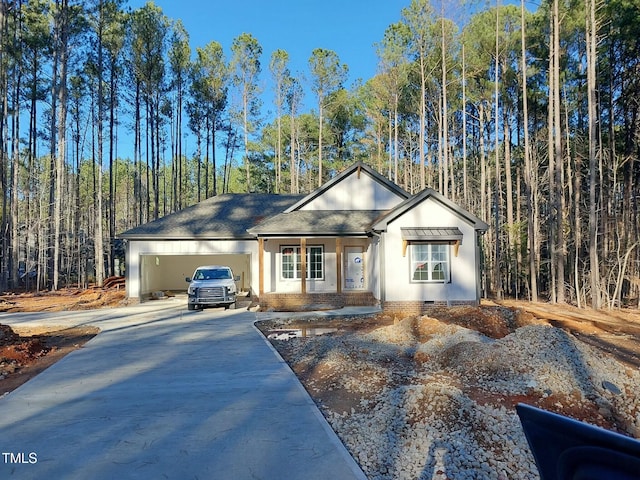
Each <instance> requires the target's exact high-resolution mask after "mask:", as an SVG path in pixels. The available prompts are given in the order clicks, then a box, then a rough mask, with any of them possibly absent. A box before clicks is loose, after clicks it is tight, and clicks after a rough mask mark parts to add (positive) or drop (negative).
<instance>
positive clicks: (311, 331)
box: [267, 327, 338, 340]
mask: <svg viewBox="0 0 640 480" xmlns="http://www.w3.org/2000/svg"><path fill="white" fill-rule="evenodd" d="M337 331H338V329H337V328H316V327H314V328H306V327H303V328H283V329H277V330H269V332H267V338H268V339H269V340H291V339H292V338H299V337H301V338H305V337H316V336H318V335H325V334H327V333H333V332H337Z"/></svg>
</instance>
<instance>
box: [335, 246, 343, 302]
mask: <svg viewBox="0 0 640 480" xmlns="http://www.w3.org/2000/svg"><path fill="white" fill-rule="evenodd" d="M336 282H337V284H336V291H337V292H338V293H342V238H340V237H337V238H336Z"/></svg>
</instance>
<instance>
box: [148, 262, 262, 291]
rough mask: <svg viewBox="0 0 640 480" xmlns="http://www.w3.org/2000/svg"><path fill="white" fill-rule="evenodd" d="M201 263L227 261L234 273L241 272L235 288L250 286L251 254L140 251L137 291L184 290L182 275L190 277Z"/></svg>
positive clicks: (245, 288)
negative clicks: (144, 252)
mask: <svg viewBox="0 0 640 480" xmlns="http://www.w3.org/2000/svg"><path fill="white" fill-rule="evenodd" d="M200 265H227V266H229V267H231V269H232V270H233V274H234V275H239V276H240V281H238V288H239V289H240V290H241V291H247V290H248V289H250V288H251V285H250V281H251V255H249V254H246V253H237V254H236V253H225V254H215V255H168V254H167V255H157V254H154V255H140V294H141V297H142V298H144V297H147V296H148V295H149V294H150V293H151V292H156V291H160V290H162V291H167V290H169V291H172V292H184V291H186V290H187V283H186V282H185V281H184V279H185V277H190V276H191V275H192V274H193V271H194V270H195V269H196V267H199V266H200Z"/></svg>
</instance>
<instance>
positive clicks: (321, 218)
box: [249, 210, 386, 236]
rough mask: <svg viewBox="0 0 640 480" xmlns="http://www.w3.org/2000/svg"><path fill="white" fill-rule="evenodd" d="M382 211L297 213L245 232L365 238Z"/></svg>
mask: <svg viewBox="0 0 640 480" xmlns="http://www.w3.org/2000/svg"><path fill="white" fill-rule="evenodd" d="M385 212H386V210H297V211H294V212H289V213H281V214H280V215H276V216H275V217H272V218H269V219H267V220H265V221H264V222H262V223H260V224H259V225H257V226H256V227H254V228H250V229H249V233H253V234H256V235H258V236H278V235H303V236H304V235H318V236H323V235H337V236H341V235H366V234H367V232H369V230H370V228H369V227H370V225H371V224H372V223H373V222H374V221H375V220H376V219H377V218H379V217H380V216H381V215H383V214H384V213H385Z"/></svg>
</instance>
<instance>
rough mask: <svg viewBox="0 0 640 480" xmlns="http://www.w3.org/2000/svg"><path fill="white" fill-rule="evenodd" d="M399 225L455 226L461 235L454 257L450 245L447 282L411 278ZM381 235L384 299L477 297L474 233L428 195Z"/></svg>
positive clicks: (469, 226) (457, 217)
mask: <svg viewBox="0 0 640 480" xmlns="http://www.w3.org/2000/svg"><path fill="white" fill-rule="evenodd" d="M402 227H458V228H459V229H460V231H461V232H462V234H463V238H462V244H461V245H460V247H459V250H458V256H457V257H456V256H454V248H453V246H450V255H449V258H450V271H451V282H450V283H419V282H412V281H411V253H410V248H411V247H408V248H407V251H406V255H405V256H402V234H401V231H400V229H401V228H402ZM384 235H385V240H384V243H385V252H384V262H385V263H384V269H385V274H386V284H385V301H416V300H420V301H436V302H447V301H474V300H476V298H477V290H476V281H477V278H476V276H477V269H476V261H477V259H476V247H475V244H476V233H475V229H474V228H473V226H472V225H470V224H468V223H467V222H465V221H463V220H461V218H460V217H459V216H457V215H456V214H454V213H453V212H452V211H451V210H450V209H448V208H446V207H444V206H443V205H442V204H441V203H440V202H437V201H436V200H434V199H432V198H428V199H426V200H425V201H423V202H422V203H421V204H419V205H416V206H415V207H414V208H412V209H411V210H409V211H408V212H406V213H405V214H404V215H402V216H400V217H398V218H397V219H395V220H394V221H393V222H391V223H390V224H389V225H388V228H387V232H386V233H384Z"/></svg>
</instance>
